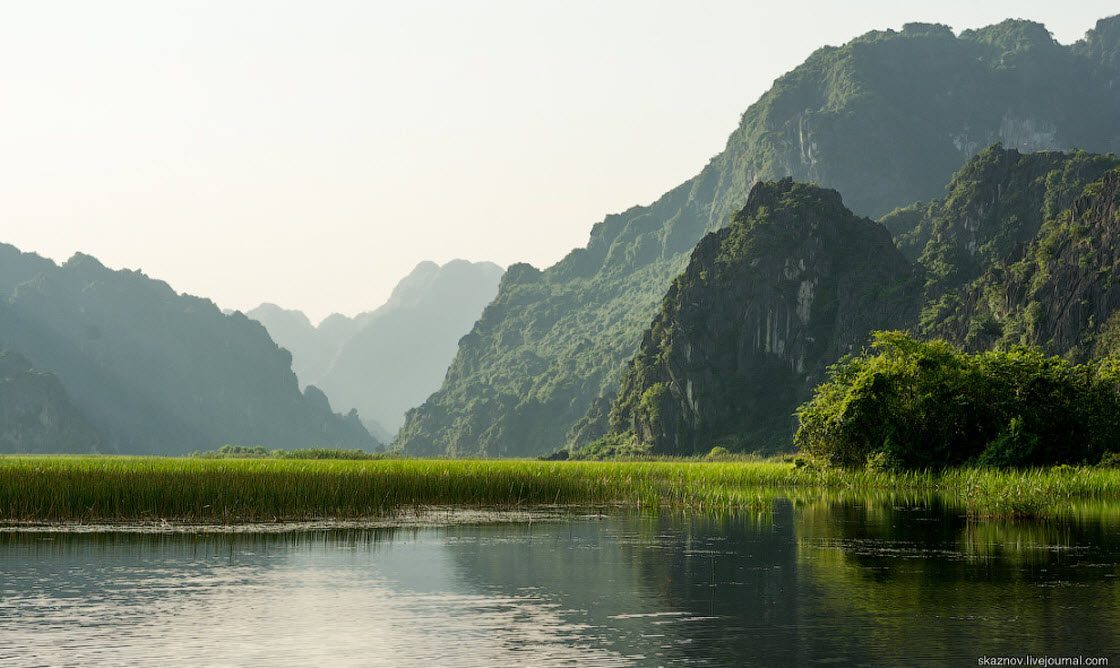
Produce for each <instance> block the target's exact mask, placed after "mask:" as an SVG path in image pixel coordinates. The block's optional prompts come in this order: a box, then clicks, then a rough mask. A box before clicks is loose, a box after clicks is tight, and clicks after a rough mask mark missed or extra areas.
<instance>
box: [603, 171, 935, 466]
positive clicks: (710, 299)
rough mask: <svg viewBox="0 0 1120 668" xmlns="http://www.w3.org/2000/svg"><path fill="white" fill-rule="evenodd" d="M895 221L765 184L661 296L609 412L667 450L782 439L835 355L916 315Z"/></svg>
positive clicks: (829, 197)
mask: <svg viewBox="0 0 1120 668" xmlns="http://www.w3.org/2000/svg"><path fill="white" fill-rule="evenodd" d="M917 278H918V275H917V274H916V272H915V271H914V268H913V267H912V266H911V264H910V262H908V261H907V260H906V258H905V257H903V255H902V253H900V252H899V251H898V250H897V249H896V248H895V246H894V243H893V242H892V240H891V235H890V233H888V232H887V230H886V229H885V228H884V227H883V226H882V225H879V224H877V223H875V222H872V221H871V220H869V219H867V218H860V217H858V216H856V215H854V214H853V213H852V212H851V211H849V210H848V209H847V208H845V207H844V205H843V203H842V202H841V200H840V194H839V193H837V192H836V191H835V190H827V189H823V188H819V187H817V186H811V185H804V184H800V183H794V182H793V181H792V180H791V179H786V180H783V181H780V182H770V183H759V184H757V185H756V186H755V187H754V188H753V189H752V190H751V193H750V195H749V196H748V198H747V204H746V207H745V208H744V209H743V210H742V211H741V212H739V214H738V215H736V216H735V219H734V220H733V221H732V223H731V224H730V225H729V226H727V227H725V228H723V229H721V230H719V231H718V232H713V233H711V234H708V235H707V236H705V237H704V239H702V240H701V241H700V243H699V245H697V247H696V250H695V251H693V253H692V257H691V259H690V261H689V264H688V268H687V269H686V270H685V271H684V273H683V274H681V275H680V276H679V277H677V279H676V280H675V281H673V284H672V286H671V287H670V288H669V291H668V294H667V295H666V297H665V299H664V301H663V302H662V306H661V310H660V311H659V312H658V314H657V316H656V317H655V318H654V320H653V324H652V325H651V326H650V328H649V329H647V330H646V333H645V336H644V337H643V339H642V344H641V347H640V349H639V352H638V354H637V356H636V357H635V358H634V360H633V361H632V362H631V363H630V365H629V366H628V368H627V371H626V373H625V375H624V377H623V380H622V386H621V389H620V390H619V394H618V398H617V400H616V402H615V404H614V409H613V411H612V412H611V415H610V421H611V428H612V431H615V432H633V433H635V434H636V435H637V439H638V442H639V443H642V444H651V446H652V451H653V452H655V453H658V454H692V453H693V452H706V451H707V450H709V449H710V448H711V447H712V445H713V443H718V444H720V445H723V446H725V447H730V448H731V449H735V450H777V449H780V448H781V447H782V446H784V445H787V444H788V438H789V435H790V433H792V429H793V427H794V423H793V418H792V415H793V410H794V408H796V407H797V406H798V404H800V403H801V402H803V401H804V400H805V399H807V398H808V397H809V394H810V390H811V389H812V388H813V387H814V386H815V385H816V384H817V383H819V382H821V381H822V380H824V377H825V370H826V369H827V367H828V365H830V364H832V363H833V362H835V361H836V360H837V359H839V358H840V356H841V355H843V354H845V353H849V352H852V351H853V350H858V349H859V348H860V347H861V345H862V344H863V343H864V342H866V340H867V337H868V335H869V334H870V332H872V331H873V330H876V329H891V328H896V327H902V326H906V325H907V324H909V323H910V322H912V321H913V320H914V317H915V316H916V314H917V300H916V297H917V296H918V294H920V287H921V284H920V282H919V281H918V280H916V279H917Z"/></svg>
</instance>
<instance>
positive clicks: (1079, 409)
mask: <svg viewBox="0 0 1120 668" xmlns="http://www.w3.org/2000/svg"><path fill="white" fill-rule="evenodd" d="M872 349H873V352H868V353H864V354H860V355H853V356H849V357H845V358H844V359H843V360H841V361H840V362H838V363H837V364H836V365H835V366H833V367H832V369H831V371H830V379H829V380H828V382H825V383H822V384H821V385H819V386H818V387H817V388H816V390H815V394H814V396H813V399H812V400H811V401H809V402H807V403H806V404H804V405H802V406H801V407H800V408H799V409H798V410H797V416H798V418H799V420H800V427H799V428H798V430H797V434H796V436H795V443H796V445H797V446H798V447H799V448H801V449H802V450H804V451H805V452H807V453H809V454H811V455H813V456H814V457H817V458H820V459H822V460H825V461H827V462H828V463H830V464H833V465H838V466H843V467H864V466H868V465H872V466H884V467H887V468H892V469H927V468H931V469H940V468H945V467H951V466H962V465H966V464H974V465H986V466H998V467H1023V466H1043V465H1053V464H1063V463H1065V464H1082V463H1088V464H1094V463H1097V462H1098V461H1099V460H1100V459H1101V457H1102V456H1103V455H1105V454H1106V453H1108V452H1115V451H1117V450H1120V422H1118V421H1117V420H1116V416H1117V415H1120V362H1117V361H1116V360H1113V359H1107V360H1104V361H1101V362H1096V363H1092V364H1081V365H1077V364H1073V363H1071V362H1069V361H1068V360H1065V359H1062V358H1060V357H1051V356H1047V355H1045V354H1043V353H1042V352H1041V351H1039V350H1037V349H1032V348H1014V349H1011V350H1007V351H986V352H981V353H976V354H968V353H964V352H962V351H961V350H960V349H958V348H955V347H953V346H951V345H950V344H948V343H946V342H944V341H930V342H923V341H919V340H917V339H914V338H912V337H911V336H909V335H907V334H905V333H902V332H879V333H877V334H876V335H875V338H874V343H873V344H872Z"/></svg>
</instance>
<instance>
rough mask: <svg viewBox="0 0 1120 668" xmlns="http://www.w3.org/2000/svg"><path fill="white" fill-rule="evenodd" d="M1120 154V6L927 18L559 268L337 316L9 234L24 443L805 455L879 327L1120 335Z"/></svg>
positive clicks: (989, 339) (4, 290)
mask: <svg viewBox="0 0 1120 668" xmlns="http://www.w3.org/2000/svg"><path fill="white" fill-rule="evenodd" d="M995 144H1000V145H997V146H993V145H995ZM989 147H991V148H989ZM1117 151H1120V17H1112V18H1109V19H1104V20H1101V21H1100V22H1098V23H1097V25H1096V27H1095V28H1094V29H1093V30H1091V31H1089V33H1088V34H1087V35H1086V37H1085V39H1084V40H1082V41H1080V42H1077V43H1075V44H1073V45H1068V46H1065V45H1061V44H1059V43H1057V42H1055V41H1054V40H1053V38H1052V37H1051V36H1050V35H1049V33H1048V32H1047V31H1046V29H1045V27H1044V26H1041V25H1039V24H1036V23H1032V22H1028V21H1018V20H1009V21H1005V22H1003V23H1000V24H998V25H994V26H989V27H987V28H983V29H980V30H969V31H965V32H962V33H961V34H959V35H956V34H954V33H953V32H952V31H951V30H950V29H949V28H947V27H945V26H940V25H930V24H909V25H906V26H905V27H904V28H903V29H902V30H901V31H876V32H872V33H868V34H866V35H863V36H860V37H857V38H855V39H853V40H852V41H850V42H849V43H847V44H845V45H843V46H841V47H824V48H821V49H819V50H817V51H816V52H814V53H813V54H811V55H810V56H809V57H808V59H807V60H806V61H805V62H804V63H803V64H802V65H801V66H799V67H798V68H796V69H794V70H793V71H791V72H789V73H788V74H786V75H784V76H783V77H781V78H779V79H778V80H777V81H776V82H775V83H774V85H773V87H772V88H771V89H770V90H769V91H768V92H767V93H765V94H764V95H763V96H762V97H761V98H760V99H759V100H758V101H757V102H756V103H755V104H753V105H752V106H751V107H750V108H749V109H747V111H746V112H745V113H744V114H743V116H742V119H741V122H740V124H739V127H738V128H736V129H735V130H734V131H733V132H732V134H731V136H730V137H729V139H728V142H727V145H726V148H725V149H724V151H723V152H722V153H720V154H719V155H717V156H716V157H714V158H713V159H712V160H711V161H710V162H709V164H708V165H707V166H706V167H705V168H704V169H703V170H702V171H701V172H700V173H699V174H698V175H696V176H695V177H693V178H692V179H689V180H688V181H687V182H685V183H683V184H681V185H679V186H677V187H675V188H673V189H671V190H669V191H668V192H667V193H666V194H665V195H663V196H662V197H661V198H660V199H658V200H657V201H656V202H654V203H652V204H650V205H648V206H639V207H633V208H631V209H629V210H627V211H625V212H623V213H620V214H612V215H609V216H607V217H606V218H604V220H603V221H602V222H600V223H598V224H596V225H595V226H594V227H593V228H592V229H591V233H590V239H589V241H588V244H587V246H586V247H584V248H578V249H575V250H573V251H572V252H571V253H570V254H569V255H568V256H566V257H565V258H564V259H563V260H562V261H560V262H559V263H557V264H556V265H554V266H552V267H549V268H547V269H544V270H540V269H537V268H534V267H532V266H529V265H527V264H516V265H513V266H511V267H509V269H508V270H507V271H506V272H505V273H504V274H503V272H502V269H501V268H500V267H498V266H497V265H494V264H492V263H485V262H483V263H470V262H466V261H462V260H456V261H453V262H449V263H447V264H445V265H443V266H442V267H441V266H439V265H436V264H435V263H431V262H425V263H421V264H420V265H418V266H417V267H416V268H415V269H414V270H413V271H412V272H411V273H410V274H409V275H408V276H406V277H405V278H404V279H402V280H401V282H400V283H399V284H398V285H397V287H396V288H395V290H394V291H393V294H392V296H391V297H390V299H389V301H388V302H387V303H386V304H384V305H383V306H381V307H379V308H377V309H376V310H372V311H369V312H365V313H361V314H359V315H356V316H354V317H348V316H343V315H338V314H335V315H332V316H330V317H328V318H326V319H325V320H323V321H322V322H321V323H319V324H318V325H317V326H316V325H313V324H312V323H311V322H310V320H309V319H308V318H307V317H306V316H305V315H304V314H303V313H301V312H299V311H292V310H286V309H284V308H281V307H280V306H276V305H273V304H262V305H261V306H260V307H258V308H256V309H254V310H253V311H251V312H250V313H249V314H248V317H247V316H246V315H243V314H241V313H238V312H232V313H222V312H221V311H220V310H219V309H218V308H217V307H216V306H215V305H214V304H213V303H212V302H210V301H209V300H207V299H204V298H199V297H193V296H190V295H185V294H178V293H176V292H175V291H174V290H172V289H171V287H170V286H168V285H167V284H166V283H163V282H162V281H158V280H155V279H152V278H149V277H148V276H145V275H144V274H142V273H140V272H138V271H126V270H121V271H114V270H111V269H108V268H106V267H104V266H103V265H102V264H101V263H100V262H98V261H97V260H96V259H95V258H93V257H90V256H88V255H83V254H77V255H75V256H74V257H72V258H71V259H70V260H69V261H67V262H65V263H63V264H62V265H56V264H55V263H54V262H51V261H49V260H45V259H43V258H41V257H39V256H37V255H34V254H30V253H22V252H20V251H19V250H18V249H16V248H14V247H11V246H5V245H0V419H2V420H3V423H2V424H0V449H7V450H8V451H16V450H31V451H40V452H48V451H56V450H65V451H94V450H96V451H101V452H122V453H132V452H152V453H160V454H183V453H185V452H189V451H191V450H202V449H209V448H213V447H216V446H220V445H223V444H226V443H236V444H246V445H255V444H262V445H266V446H268V447H272V448H302V447H312V446H336V447H347V448H363V449H373V448H376V447H377V446H378V442H377V440H376V439H375V438H373V437H371V435H370V432H373V433H374V434H375V435H376V436H377V437H378V438H379V439H380V440H381V441H382V442H385V441H387V440H388V439H390V438H391V437H392V436H391V435H392V434H394V433H396V434H397V435H396V437H395V440H394V441H393V443H392V446H393V447H394V448H397V449H400V450H403V451H404V452H405V453H407V454H413V455H437V456H444V455H447V456H477V455H485V456H536V455H542V454H547V453H550V452H554V451H556V450H557V449H560V448H565V447H566V448H571V449H579V448H582V447H585V446H588V445H589V444H593V443H596V444H598V445H599V446H603V444H604V443H607V444H610V443H615V444H620V443H625V444H629V445H631V446H634V447H638V448H642V449H645V450H649V451H653V452H657V453H664V454H691V453H694V452H700V451H703V450H704V449H706V448H708V447H710V446H711V445H713V444H720V445H725V446H728V447H732V448H736V449H748V450H776V449H782V448H786V447H789V434H790V432H791V430H792V427H793V423H792V419H791V413H792V409H793V407H794V406H796V405H797V403H798V402H799V401H801V400H803V399H804V398H805V397H807V396H808V393H809V391H810V390H811V388H812V387H813V386H814V385H815V384H816V383H817V382H819V381H820V380H821V379H822V378H823V377H824V370H825V368H826V367H827V366H828V365H829V364H830V363H831V362H833V361H835V360H836V359H837V358H838V357H839V356H840V355H842V354H844V353H846V352H850V351H853V350H857V349H858V348H859V347H860V346H861V345H862V344H863V342H864V341H865V340H866V338H867V335H868V333H869V332H870V331H871V330H873V329H877V328H884V327H901V328H906V329H910V330H911V331H914V332H915V333H917V334H920V335H922V336H926V337H930V336H941V337H945V338H947V339H949V340H951V341H953V342H955V343H959V344H961V345H964V346H966V347H969V348H971V349H983V348H987V347H992V346H1007V345H1012V344H1015V343H1029V344H1032V345H1038V346H1041V347H1043V348H1045V349H1047V350H1048V351H1050V352H1054V353H1058V354H1064V355H1067V356H1069V357H1072V358H1077V359H1084V358H1088V357H1092V356H1099V355H1103V354H1108V353H1110V352H1114V351H1116V350H1120V343H1118V342H1120V315H1117V312H1118V309H1120V292H1115V291H1114V290H1113V289H1112V286H1113V285H1115V284H1117V283H1118V282H1120V261H1118V260H1117V259H1116V258H1115V257H1114V256H1115V253H1114V252H1113V249H1114V247H1115V245H1116V244H1115V241H1116V239H1115V235H1116V228H1117V225H1120V219H1118V218H1117V215H1118V214H1117V204H1116V202H1117V195H1116V193H1117V184H1118V182H1120V181H1118V177H1117V171H1116V168H1117V166H1118V165H1120V162H1118V160H1117V158H1116V157H1115V155H1111V153H1115V152H1117ZM946 184H948V185H946ZM531 224H532V221H526V225H531ZM262 325H263V326H262ZM266 328H267V330H266ZM278 344H279V345H278ZM289 351H290V352H289ZM301 388H302V389H301ZM328 397H329V400H328ZM340 413H341V414H340ZM343 414H344V415H343ZM398 428H399V433H397V432H398ZM604 437H606V438H605V439H604ZM611 439H614V440H613V441H612V440H611Z"/></svg>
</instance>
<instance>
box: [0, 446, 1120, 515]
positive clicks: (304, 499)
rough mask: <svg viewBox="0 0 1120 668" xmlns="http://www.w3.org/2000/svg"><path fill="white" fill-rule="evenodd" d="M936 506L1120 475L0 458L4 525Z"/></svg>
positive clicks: (974, 503)
mask: <svg viewBox="0 0 1120 668" xmlns="http://www.w3.org/2000/svg"><path fill="white" fill-rule="evenodd" d="M872 493H874V494H889V495H892V496H898V497H905V496H906V495H926V496H928V495H937V496H939V497H941V498H942V499H944V500H946V501H948V502H951V503H957V504H960V505H961V506H962V507H964V508H966V509H967V510H968V512H970V513H973V514H977V515H998V516H1022V515H1046V514H1053V513H1060V512H1063V511H1064V510H1068V509H1070V508H1075V507H1076V503H1075V502H1082V503H1083V502H1086V501H1100V500H1106V501H1112V500H1115V501H1118V502H1120V470H1117V469H1092V468H1071V467H1058V468H1055V469H1041V470H1024V471H997V470H988V469H958V470H952V471H948V472H945V473H941V474H934V473H903V474H891V473H882V472H870V471H842V470H835V469H818V468H812V467H802V468H798V467H795V466H794V465H793V464H790V463H787V462H776V461H748V462H698V461H686V462H667V461H632V462H590V461H568V462H547V461H535V460H439V459H387V460H374V461H346V460H293V459H199V458H166V457H108V456H8V457H0V521H3V522H9V523H11V522H136V521H161V520H165V521H179V522H206V523H221V524H230V523H242V522H261V521H274V520H284V521H293V520H313V519H355V518H362V517H374V516H381V515H385V514H387V513H391V512H394V511H399V510H401V509H406V508H423V507H433V506H440V507H442V506H453V507H462V508H497V509H516V508H530V507H539V506H549V505H579V506H603V505H611V506H626V507H632V508H643V509H646V508H648V509H667V508H672V509H699V510H711V511H727V510H747V509H750V510H757V509H759V508H762V507H765V506H766V505H767V504H770V503H772V502H773V501H774V500H775V499H776V498H780V497H785V498H791V499H794V500H797V499H808V498H811V497H814V496H816V495H819V494H829V495H840V496H843V495H847V494H852V495H859V494H872Z"/></svg>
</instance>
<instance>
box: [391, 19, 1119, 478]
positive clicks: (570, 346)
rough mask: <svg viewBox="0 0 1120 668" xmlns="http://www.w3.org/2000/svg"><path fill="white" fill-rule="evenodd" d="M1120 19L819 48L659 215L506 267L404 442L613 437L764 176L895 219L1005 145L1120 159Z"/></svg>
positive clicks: (464, 446)
mask: <svg viewBox="0 0 1120 668" xmlns="http://www.w3.org/2000/svg"><path fill="white" fill-rule="evenodd" d="M1118 33H1120V17H1113V18H1110V19H1104V20H1102V21H1100V22H1098V24H1097V26H1096V28H1095V29H1094V30H1092V31H1090V32H1089V33H1088V34H1087V35H1086V38H1085V40H1083V41H1081V42H1078V43H1077V44H1074V45H1070V46H1063V45H1061V44H1058V43H1057V42H1055V41H1054V40H1053V38H1052V37H1051V36H1050V34H1049V33H1048V32H1047V31H1046V29H1045V27H1044V26H1042V25H1039V24H1037V23H1031V22H1027V21H1005V22H1003V23H1000V24H998V25H994V26H989V27H987V28H983V29H980V30H970V31H965V32H962V33H961V34H960V35H959V36H956V35H954V34H953V33H952V31H951V30H950V29H949V28H948V27H946V26H939V25H928V24H910V25H907V26H904V28H903V29H902V30H901V31H897V32H896V31H891V30H888V31H877V32H871V33H868V34H866V35H863V36H861V37H858V38H856V39H854V40H852V41H851V42H849V43H847V44H845V45H843V46H841V47H825V48H822V49H819V50H817V51H816V52H814V53H813V54H812V55H811V56H809V58H808V59H807V60H806V61H805V62H804V63H803V64H802V65H800V66H799V67H797V68H796V69H794V70H793V71H791V72H789V73H788V74H786V75H784V76H782V77H780V78H779V79H778V80H777V81H775V82H774V85H773V87H772V88H771V89H770V90H769V91H767V92H766V93H765V94H764V95H763V96H762V97H761V98H760V99H759V100H758V101H757V102H756V103H755V104H753V105H751V107H750V108H749V109H747V111H746V112H745V113H744V114H743V116H742V119H741V122H740V124H739V127H738V128H737V129H736V130H735V131H734V132H733V133H732V134H731V136H730V137H729V139H728V141H727V144H726V147H725V148H724V150H723V152H721V153H720V154H719V155H717V156H716V157H715V158H713V159H712V160H711V161H710V162H709V163H708V164H707V165H706V166H705V167H704V169H703V170H701V172H700V173H699V174H698V175H696V176H695V177H693V178H692V179H689V180H688V181H686V182H685V183H683V184H681V185H679V186H677V187H676V188H673V189H672V190H670V191H669V192H667V193H666V194H665V195H663V196H662V197H661V198H660V199H658V200H657V201H656V202H654V203H653V204H650V205H649V206H639V207H633V208H631V209H629V210H627V211H625V212H623V213H621V214H613V215H609V216H607V217H606V218H605V219H604V220H603V221H602V222H601V223H598V224H596V225H595V226H594V227H593V228H592V230H591V235H590V239H589V241H588V244H587V246H586V247H584V248H579V249H576V250H574V251H572V252H571V253H570V254H569V255H568V256H567V257H565V258H564V259H563V260H561V261H560V262H559V263H557V264H556V265H554V266H552V267H550V268H548V269H546V270H543V271H542V270H538V269H536V268H534V267H531V266H529V265H524V264H519V265H514V266H512V267H510V268H509V270H508V271H507V273H506V275H505V277H504V278H503V280H502V283H501V285H500V287H499V290H498V295H497V297H496V298H495V300H494V301H493V302H492V303H491V304H490V305H489V306H488V307H487V308H486V310H485V311H484V312H483V315H482V317H481V319H480V320H479V321H478V323H477V324H476V325H475V327H474V329H473V330H472V331H471V333H470V334H469V335H468V336H466V337H464V338H463V340H462V341H461V342H460V347H459V351H458V354H457V355H456V357H455V360H454V361H453V362H452V364H451V366H450V368H449V369H448V372H447V377H446V379H445V381H444V383H443V386H442V387H441V388H440V389H439V391H437V392H436V393H435V394H433V395H432V396H431V397H430V398H429V399H428V400H427V401H426V402H425V403H424V404H423V405H421V406H419V407H418V408H416V409H415V410H413V411H410V412H409V414H408V416H407V419H406V422H405V425H404V426H403V428H402V429H401V431H400V433H399V434H398V437H397V440H396V441H395V443H394V447H397V448H401V449H403V450H404V451H405V452H409V453H415V454H450V455H460V456H465V455H481V454H484V455H491V456H525V455H536V454H542V453H545V452H548V451H550V450H553V449H555V448H557V447H559V446H561V445H563V444H564V443H565V442H567V443H570V444H580V443H585V442H587V441H589V440H591V439H592V438H594V437H595V436H597V435H598V434H600V433H601V429H602V426H603V424H604V422H605V415H606V412H607V411H608V410H609V406H610V400H611V398H612V397H613V396H614V395H615V393H616V391H617V388H618V384H619V380H620V377H621V374H622V371H623V368H624V365H625V362H626V360H628V359H630V358H631V357H632V356H633V355H634V353H635V352H636V351H637V349H638V346H639V344H640V342H641V340H642V331H643V330H644V329H645V328H646V327H647V326H648V324H649V323H650V320H651V319H652V318H653V317H654V315H655V314H656V313H657V309H658V306H659V304H660V303H661V299H662V297H663V295H664V294H665V291H666V289H667V288H668V287H669V284H670V282H671V281H672V279H673V278H674V277H675V276H677V275H678V274H680V273H681V272H682V271H683V270H684V269H685V267H686V265H687V263H688V259H689V253H690V252H691V251H692V249H693V247H694V246H695V245H696V243H697V242H698V241H699V240H700V239H701V237H703V236H704V234H705V233H706V232H708V231H711V230H714V229H717V228H719V227H722V226H723V225H724V224H725V223H726V222H727V221H728V220H729V219H730V217H731V216H732V215H733V214H734V213H735V212H737V211H739V210H740V209H742V207H743V206H744V204H745V203H746V200H747V195H748V192H749V191H750V189H751V186H752V185H753V184H754V183H756V182H757V181H760V180H775V179H780V178H784V177H787V176H792V177H793V178H794V179H796V180H798V181H807V182H815V183H818V184H820V185H823V186H826V187H829V188H834V189H836V190H839V191H840V192H842V193H843V194H844V198H845V201H846V202H847V204H848V206H849V207H850V208H851V209H852V211H854V212H856V213H857V214H859V215H865V216H881V215H883V214H885V213H887V212H890V211H892V210H894V209H895V208H897V207H900V206H905V205H907V204H910V203H911V202H914V201H919V200H929V199H932V198H935V197H937V196H938V195H940V194H942V193H943V190H942V188H943V185H944V184H945V182H946V181H948V180H949V178H950V176H951V175H952V174H953V173H954V172H955V171H956V170H957V169H958V168H959V167H960V166H961V165H962V164H964V162H965V161H966V160H967V159H968V158H970V157H971V156H972V155H974V154H975V153H976V152H978V151H979V150H980V149H982V148H983V147H985V146H988V145H990V144H992V143H995V142H1002V143H1003V144H1004V145H1005V146H1007V147H1009V148H1018V149H1022V150H1032V151H1034V150H1041V149H1072V148H1083V149H1087V150H1092V151H1097V152H1105V151H1116V150H1120V125H1118V124H1117V123H1116V118H1117V117H1120V84H1118V83H1116V82H1117V81H1120V71H1118V70H1117V59H1116V57H1115V56H1116V53H1117V49H1118V48H1120V46H1118V44H1120V37H1118Z"/></svg>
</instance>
